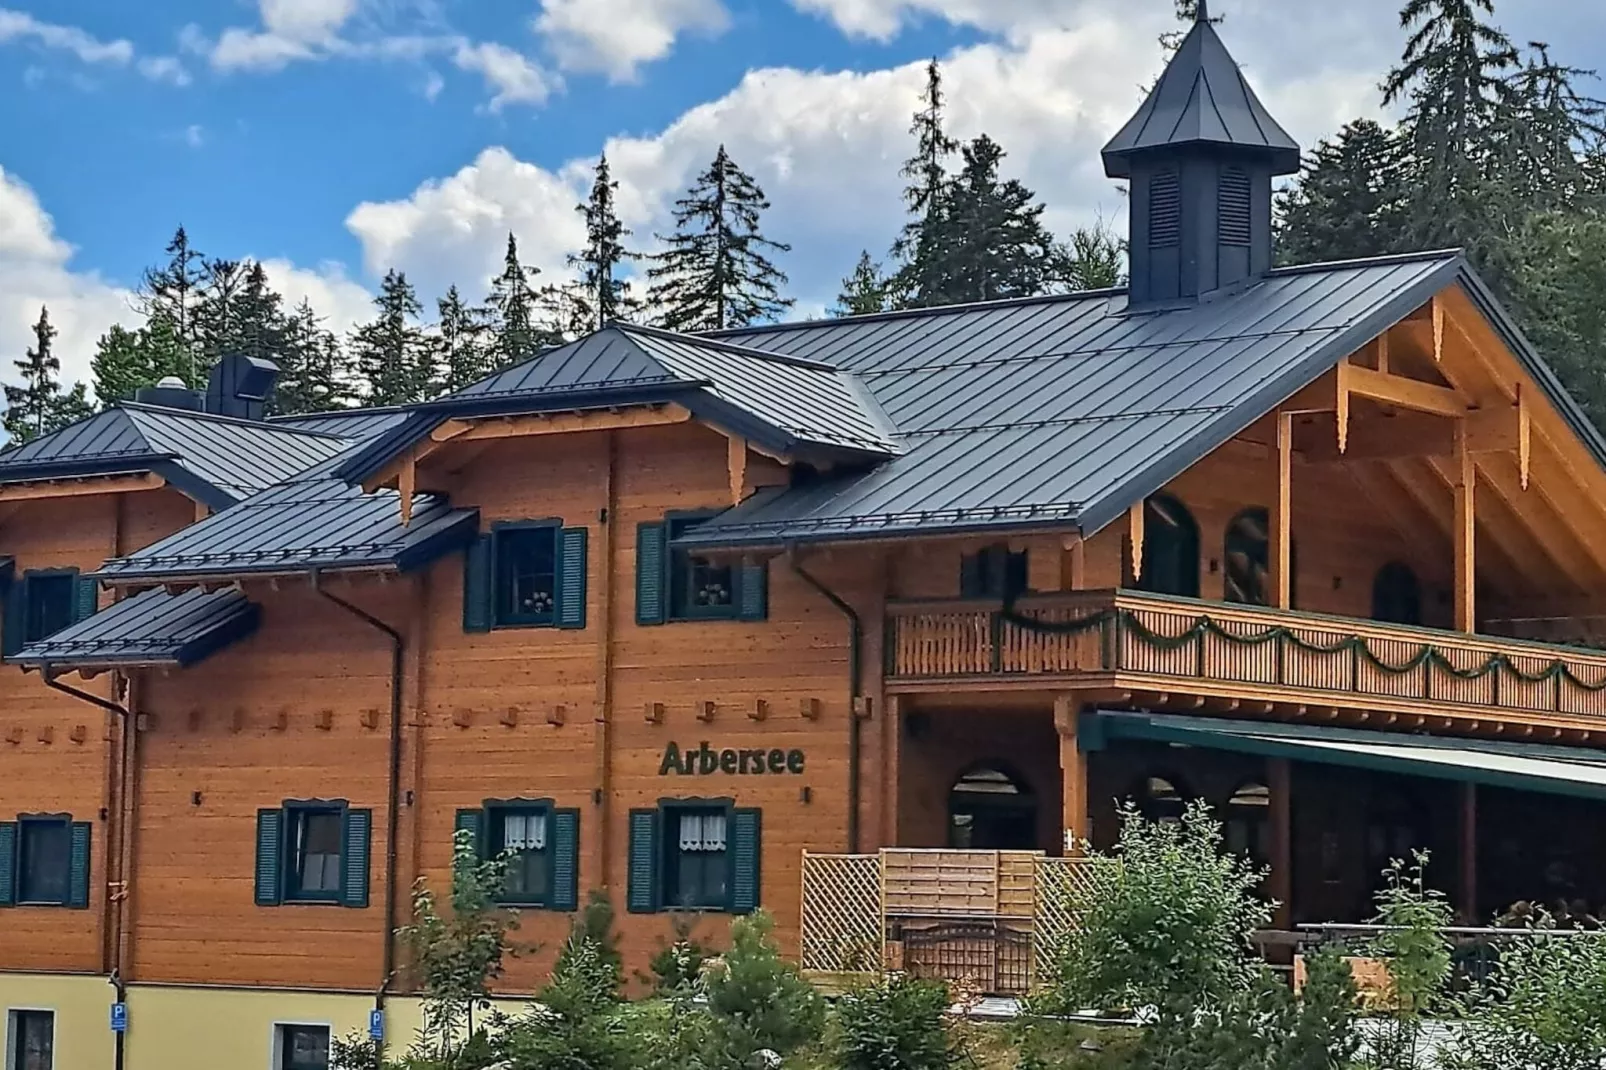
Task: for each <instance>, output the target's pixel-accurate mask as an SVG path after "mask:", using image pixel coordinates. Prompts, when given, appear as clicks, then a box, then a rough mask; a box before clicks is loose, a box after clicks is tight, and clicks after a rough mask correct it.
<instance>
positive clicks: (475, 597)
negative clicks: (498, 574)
mask: <svg viewBox="0 0 1606 1070" xmlns="http://www.w3.org/2000/svg"><path fill="white" fill-rule="evenodd" d="M491 556H492V555H491V536H490V535H481V536H479V537H478V538H477V539H475V540H474V541H473V542H471V543H469V544H468V549H467V550H466V551H464V553H463V630H464V631H465V632H488V631H490V630H491V625H492V624H494V623H495V617H496V607H495V605H494V604H493V603H494V601H495V598H496V592H495V591H494V590H492V582H491V568H492V561H491Z"/></svg>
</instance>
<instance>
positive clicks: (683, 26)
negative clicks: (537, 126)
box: [535, 0, 730, 81]
mask: <svg viewBox="0 0 1606 1070" xmlns="http://www.w3.org/2000/svg"><path fill="white" fill-rule="evenodd" d="M729 22H730V15H729V14H728V13H727V12H726V10H725V8H724V5H723V4H721V3H720V0H541V13H540V14H539V15H537V16H536V19H535V28H536V30H537V31H539V32H540V33H541V34H543V35H544V36H545V37H546V39H547V43H548V46H549V47H550V48H551V49H552V52H553V54H554V55H556V56H557V58H558V62H559V64H560V65H561V66H563V67H564V68H566V69H568V70H576V71H601V72H603V73H605V74H607V75H608V76H609V77H610V78H613V79H615V80H617V81H625V80H629V79H631V78H634V77H635V75H636V70H637V68H638V67H640V66H641V65H642V64H644V63H649V62H651V61H653V60H656V59H662V58H663V57H664V56H666V55H668V54H669V51H670V49H671V48H673V47H674V44H675V39H676V38H677V37H679V36H680V35H681V34H682V33H685V32H687V31H692V32H699V33H709V34H714V33H719V32H720V31H722V30H724V29H725V27H726V26H727V25H728V24H729Z"/></svg>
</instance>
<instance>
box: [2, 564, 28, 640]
mask: <svg viewBox="0 0 1606 1070" xmlns="http://www.w3.org/2000/svg"><path fill="white" fill-rule="evenodd" d="M27 634H28V581H27V579H26V578H23V579H19V580H15V581H13V582H12V584H11V586H10V588H8V589H7V591H6V619H5V621H4V623H3V624H0V655H3V656H4V657H8V658H9V657H10V656H11V655H13V654H15V653H16V652H17V651H19V650H21V649H22V648H23V647H24V646H26V645H27V644H26V643H24V642H23V637H24V636H26V635H27Z"/></svg>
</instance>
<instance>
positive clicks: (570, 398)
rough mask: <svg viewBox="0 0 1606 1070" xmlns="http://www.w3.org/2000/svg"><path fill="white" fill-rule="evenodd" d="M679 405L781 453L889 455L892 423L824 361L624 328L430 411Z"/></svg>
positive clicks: (893, 444)
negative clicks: (817, 450) (583, 402)
mask: <svg viewBox="0 0 1606 1070" xmlns="http://www.w3.org/2000/svg"><path fill="white" fill-rule="evenodd" d="M610 395H612V396H614V397H616V398H618V399H622V398H623V397H625V396H628V397H630V398H634V399H639V400H670V399H674V400H677V401H679V402H680V403H681V404H683V405H685V406H686V407H687V408H689V409H690V410H691V411H692V412H693V413H695V414H696V415H698V416H699V417H702V418H705V419H708V420H710V421H712V422H714V423H717V424H720V425H721V426H724V427H726V428H727V429H728V430H731V431H732V432H734V433H740V434H746V435H748V437H751V438H754V439H755V440H758V441H761V442H767V444H769V445H771V446H773V447H774V448H775V449H777V450H781V451H786V452H790V451H791V450H792V449H795V448H796V447H798V446H799V445H802V446H817V447H823V448H825V449H829V450H838V451H849V452H853V453H861V454H867V455H874V456H888V455H891V454H895V453H897V452H898V450H899V445H898V442H897V439H896V438H895V436H894V434H893V429H892V427H891V425H890V424H889V422H888V421H887V419H886V417H885V416H884V415H883V414H882V413H881V412H880V410H879V409H878V408H877V406H876V404H875V402H874V401H873V400H872V399H871V398H870V396H869V395H868V393H867V392H866V391H865V390H864V389H863V388H862V387H861V386H860V385H859V384H858V383H857V382H855V381H854V378H853V376H852V375H850V374H848V373H846V372H844V371H842V370H840V369H838V368H836V367H833V366H832V365H830V364H821V363H818V362H815V361H809V360H802V359H797V358H792V357H788V356H785V355H781V354H776V353H773V352H765V351H762V350H756V349H748V348H744V347H742V346H739V345H735V344H733V343H731V342H725V341H719V340H716V339H698V338H691V337H688V336H686V335H678V334H673V333H671V332H668V331H658V330H653V329H651V328H647V327H638V326H633V325H626V324H615V325H611V326H609V327H605V328H603V329H602V330H600V331H597V332H596V333H594V334H591V335H588V336H586V337H585V338H582V339H580V340H578V341H576V342H572V343H570V344H568V345H565V346H561V347H559V348H557V349H553V350H549V351H548V352H546V353H543V354H542V355H541V356H539V357H537V358H535V359H534V360H531V361H528V362H526V363H524V364H521V365H518V366H517V367H513V368H509V369H507V370H506V371H503V372H499V373H498V374H496V375H493V376H491V377H490V378H488V379H484V380H482V381H480V382H478V383H475V384H474V385H472V386H470V387H467V388H466V389H464V390H462V391H460V392H459V393H457V394H454V395H452V396H451V397H450V398H446V399H443V400H442V401H440V402H434V403H431V404H429V405H427V406H424V408H425V409H427V410H430V411H434V412H447V411H453V412H455V411H459V410H467V409H470V408H471V407H473V406H476V405H482V404H485V403H495V404H496V405H497V406H498V411H515V410H517V411H542V410H544V409H549V408H554V407H560V408H567V407H573V406H575V405H576V404H577V403H578V402H577V400H576V399H577V398H579V397H582V396H588V397H590V398H594V399H597V398H606V397H608V396H610Z"/></svg>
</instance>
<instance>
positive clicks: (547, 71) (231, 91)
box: [0, 0, 1606, 375]
mask: <svg viewBox="0 0 1606 1070" xmlns="http://www.w3.org/2000/svg"><path fill="white" fill-rule="evenodd" d="M1395 2H1396V0H1355V2H1353V3H1350V4H1345V5H1335V4H1329V3H1321V4H1316V3H1310V4H1307V3H1306V2H1305V0H1216V2H1215V3H1213V5H1212V6H1213V7H1215V8H1220V9H1221V13H1222V14H1225V15H1226V17H1227V22H1226V25H1225V27H1224V28H1223V34H1224V36H1225V38H1226V40H1227V42H1228V45H1229V47H1231V48H1232V49H1233V50H1234V52H1235V54H1236V55H1237V56H1238V58H1239V59H1240V61H1241V62H1243V63H1244V66H1245V69H1246V71H1247V72H1248V73H1249V76H1250V78H1251V80H1252V81H1253V82H1254V83H1255V84H1256V86H1257V88H1259V89H1260V91H1261V93H1262V95H1263V96H1264V97H1265V98H1266V100H1267V102H1268V104H1270V105H1271V107H1272V110H1273V111H1274V112H1275V113H1277V114H1278V116H1279V117H1280V118H1281V119H1282V120H1283V121H1284V123H1285V125H1287V126H1289V127H1290V129H1291V130H1292V131H1293V132H1294V133H1295V134H1296V136H1298V137H1300V138H1301V139H1302V140H1304V141H1306V142H1307V143H1309V142H1310V141H1311V140H1313V139H1314V138H1315V137H1317V136H1319V135H1321V134H1323V133H1326V132H1329V131H1330V130H1332V129H1333V128H1334V127H1335V126H1336V125H1337V124H1338V123H1339V122H1341V121H1342V120H1343V119H1345V118H1349V117H1352V116H1354V115H1358V114H1374V113H1375V112H1376V109H1377V100H1376V93H1375V86H1376V83H1377V80H1378V78H1379V76H1380V75H1381V73H1382V72H1383V71H1384V70H1385V69H1386V68H1387V66H1388V65H1389V64H1390V63H1391V62H1392V60H1393V59H1394V57H1395V55H1396V54H1397V52H1398V49H1399V45H1400V34H1399V31H1398V29H1397V27H1396V25H1395V21H1396V20H1395V16H1394V8H1395ZM1170 6H1171V0H210V2H202V0H145V2H144V3H141V4H130V3H127V2H126V0H0V93H3V94H4V99H5V100H6V101H7V105H6V106H5V107H4V108H0V361H4V362H5V363H4V364H3V365H0V375H4V374H5V373H6V372H7V371H9V361H10V359H12V353H13V351H14V350H20V347H21V345H22V344H23V342H24V341H25V340H26V326H27V323H28V322H30V321H31V320H32V319H33V318H34V317H36V316H37V313H38V307H39V305H40V304H41V303H44V302H48V303H49V304H50V305H51V309H52V314H53V318H54V319H55V320H56V321H57V323H58V324H59V325H60V326H61V328H62V338H61V349H62V352H63V355H64V357H65V359H66V361H67V364H68V367H69V371H70V372H74V373H78V374H81V373H82V369H83V367H84V364H85V362H86V360H87V355H88V352H89V351H90V348H91V347H92V343H93V339H94V337H95V336H96V335H98V334H99V333H100V332H102V331H104V330H105V328H106V327H107V326H108V325H109V324H110V323H111V322H113V321H115V320H123V321H125V322H128V321H131V320H132V319H133V316H132V314H131V313H130V311H129V308H128V303H129V294H128V290H129V288H130V287H132V286H133V285H134V284H135V283H137V281H138V277H139V272H140V269H141V268H142V267H143V266H145V265H146V264H148V263H151V262H152V261H153V260H155V259H156V258H157V257H158V256H159V255H160V250H161V246H162V244H163V243H164V242H165V241H166V239H167V238H168V236H169V235H170V234H171V232H172V230H173V228H174V227H175V226H176V225H177V224H178V223H179V222H183V223H184V224H185V226H186V227H188V228H189V231H190V234H191V236H192V238H193V240H194V241H195V243H196V245H197V246H199V247H200V248H202V249H203V250H205V251H206V252H208V253H212V254H215V255H224V256H230V257H254V258H259V259H262V260H264V261H265V262H267V263H268V264H269V267H270V271H271V272H272V273H273V274H274V276H275V278H276V281H277V282H278V283H279V285H280V286H281V288H283V289H285V290H286V291H287V292H289V293H290V294H291V295H292V296H293V297H300V296H307V297H309V298H310V299H311V300H313V302H314V304H315V305H316V306H317V307H318V308H319V309H320V311H322V312H323V313H324V314H325V315H326V316H328V317H329V319H330V321H331V323H332V324H333V325H335V326H342V327H343V326H346V325H349V324H350V323H351V322H354V321H355V320H356V319H357V318H359V317H360V316H362V315H363V314H364V311H365V304H366V301H367V299H368V294H369V291H370V290H371V288H372V286H373V284H374V281H375V280H376V279H377V277H378V276H379V275H380V274H382V273H383V271H384V269H385V268H386V267H390V266H395V267H399V268H402V269H403V270H406V271H407V272H408V273H409V274H410V275H411V276H413V277H414V278H415V280H416V281H417V282H418V284H419V286H420V289H421V291H422V292H423V295H424V296H425V298H426V300H429V299H432V298H433V296H435V295H436V294H437V293H438V292H439V291H440V289H442V288H444V286H445V285H446V284H448V283H450V282H459V283H461V284H462V285H463V286H464V288H465V290H467V291H469V293H470V295H471V296H477V295H478V291H479V290H480V289H481V288H482V286H483V282H484V279H485V278H486V277H488V275H489V273H490V269H491V267H492V265H493V264H494V263H495V260H496V259H497V257H498V256H499V255H500V250H501V244H502V241H503V240H505V235H506V234H507V232H508V231H509V230H510V229H511V230H513V231H515V232H516V233H517V234H518V235H519V238H520V241H521V244H522V245H523V247H524V249H525V252H526V256H527V258H528V259H530V260H531V261H533V262H534V263H536V264H537V265H539V266H541V267H542V268H543V269H544V270H546V271H547V272H549V273H554V274H555V273H559V272H561V271H562V265H563V254H564V253H565V252H566V251H567V250H568V249H569V248H571V247H572V246H573V244H575V242H576V241H577V232H576V228H577V226H578V220H577V218H576V217H575V216H574V213H573V211H572V207H573V204H574V202H575V200H576V199H577V197H578V195H579V193H580V192H581V191H582V190H583V188H584V186H585V182H586V177H587V173H588V171H589V168H590V166H591V165H592V163H593V162H594V160H595V158H596V155H597V153H598V152H600V151H602V150H604V149H606V150H607V151H608V152H609V154H610V159H612V160H613V161H614V164H615V169H616V172H617V174H618V175H619V177H620V179H621V182H622V186H623V188H622V190H621V206H622V209H623V211H624V214H625V216H626V220H627V222H628V223H629V224H630V225H631V226H632V227H633V228H634V229H635V230H636V232H637V239H638V243H639V244H641V245H642V246H644V247H649V248H650V246H651V244H652V241H651V235H652V234H653V232H654V231H655V230H661V229H663V225H664V220H665V219H666V217H667V211H668V207H669V205H670V204H671V202H672V201H673V198H674V197H675V196H676V195H677V194H678V192H679V191H680V190H681V189H683V188H684V186H685V185H686V183H687V181H688V180H689V179H690V178H691V176H692V175H693V174H694V173H695V172H696V170H698V169H699V168H700V167H701V166H702V165H703V164H705V163H706V162H707V160H708V158H710V157H711V156H712V154H713V150H714V148H715V147H716V146H717V145H718V144H720V143H726V144H728V145H729V147H730V149H731V151H732V153H733V155H734V156H735V157H736V159H737V160H738V162H740V163H742V164H743V165H744V166H745V167H747V169H748V170H750V171H752V172H754V173H755V174H756V175H757V177H758V178H759V180H760V182H761V183H762V184H763V185H764V186H765V188H766V190H767V191H768V193H769V194H770V197H771V199H772V200H773V201H774V202H775V209H774V211H773V213H772V215H771V224H770V229H771V230H772V232H773V236H774V237H776V238H779V239H781V240H786V241H790V242H791V243H792V244H793V246H794V249H793V251H792V253H791V254H789V255H787V256H786V257H784V258H783V266H784V267H785V268H786V269H787V270H788V271H790V273H791V274H792V277H793V292H794V293H795V294H796V295H797V296H798V298H799V306H800V308H802V309H804V310H813V309H817V308H818V307H820V306H822V305H823V304H824V303H826V302H828V301H829V300H830V299H831V296H832V295H833V293H834V291H835V286H836V282H837V280H838V279H839V278H840V276H841V275H842V274H843V273H844V272H845V271H846V270H847V269H848V268H849V267H850V266H851V264H852V261H853V260H854V258H855V257H856V256H857V254H858V251H859V249H860V248H869V249H871V250H872V251H873V252H875V253H877V254H878V255H879V254H880V253H881V252H882V251H884V250H885V248H886V245H887V243H888V241H889V240H890V239H891V237H892V235H893V233H894V231H895V230H896V227H897V225H898V222H899V219H898V211H899V209H898V203H897V188H898V180H897V176H896V168H897V164H898V162H899V160H900V159H901V158H902V157H903V156H904V155H905V154H906V152H907V138H906V135H905V128H906V126H907V124H908V117H909V113H910V111H911V110H912V108H913V106H914V94H915V92H916V91H917V89H918V85H919V80H920V69H919V68H920V64H921V63H922V62H923V61H924V59H925V58H927V57H930V56H933V55H936V56H939V57H941V58H942V59H943V60H944V63H945V66H946V68H947V69H948V71H949V74H950V80H949V84H950V89H951V92H952V121H953V126H954V128H955V130H956V132H957V133H959V134H961V135H962V136H969V135H971V134H974V133H976V132H979V131H980V130H982V129H986V130H987V131H988V132H989V133H991V134H993V136H994V137H995V138H997V139H998V140H999V141H1000V142H1001V143H1002V144H1003V146H1004V147H1005V149H1006V150H1008V151H1009V153H1010V158H1009V161H1008V162H1007V164H1006V166H1007V167H1010V168H1013V169H1014V171H1015V172H1016V173H1018V174H1020V175H1021V176H1022V177H1024V178H1026V180H1027V181H1028V183H1029V184H1031V185H1032V186H1033V187H1034V188H1035V189H1037V190H1038V192H1039V193H1040V194H1041V195H1042V196H1043V198H1044V200H1045V201H1046V202H1047V203H1048V204H1049V206H1050V212H1049V219H1050V221H1051V222H1052V223H1053V224H1054V225H1055V226H1057V227H1060V228H1068V227H1071V226H1074V225H1078V224H1081V223H1085V222H1089V221H1091V220H1093V219H1095V218H1099V217H1101V216H1102V217H1105V218H1110V219H1112V220H1115V221H1116V222H1119V218H1118V217H1119V214H1120V212H1121V210H1122V204H1121V201H1120V198H1119V196H1118V194H1117V193H1116V192H1115V191H1114V190H1113V189H1112V187H1111V186H1110V185H1109V183H1108V182H1106V181H1105V180H1104V179H1103V177H1102V175H1101V174H1100V173H1099V171H1098V167H1097V155H1096V154H1097V148H1098V146H1099V144H1100V143H1101V142H1102V140H1103V139H1104V138H1105V137H1107V136H1108V135H1109V134H1110V133H1111V132H1113V130H1114V129H1115V128H1116V127H1117V126H1118V125H1119V124H1120V122H1121V121H1122V120H1123V119H1124V118H1125V117H1126V115H1127V114H1128V113H1129V112H1130V111H1131V109H1132V108H1133V107H1135V106H1136V103H1137V93H1138V87H1139V86H1140V85H1141V84H1142V83H1143V82H1145V81H1146V80H1147V79H1149V78H1151V77H1152V76H1153V74H1154V72H1155V71H1156V70H1157V67H1158V63H1159V59H1160V57H1159V52H1158V49H1157V47H1156V46H1155V43H1154V41H1155V35H1156V33H1158V32H1159V30H1160V29H1162V28H1164V27H1165V26H1166V25H1167V20H1168V17H1169V9H1170ZM1602 8H1606V5H1598V4H1591V5H1587V6H1585V5H1579V4H1574V3H1570V2H1565V0H1505V2H1503V3H1501V4H1500V10H1499V19H1500V21H1501V22H1502V23H1503V24H1504V25H1505V26H1506V28H1507V29H1508V30H1510V31H1511V32H1512V34H1513V36H1514V37H1517V38H1519V39H1521V40H1528V39H1542V40H1548V41H1550V42H1552V43H1553V44H1554V45H1555V47H1556V50H1557V53H1558V55H1559V56H1560V58H1562V59H1564V60H1567V61H1569V62H1572V63H1575V64H1578V65H1581V66H1594V65H1597V64H1601V63H1606V11H1603V10H1601V9H1602ZM1603 95H1606V94H1603Z"/></svg>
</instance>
